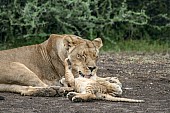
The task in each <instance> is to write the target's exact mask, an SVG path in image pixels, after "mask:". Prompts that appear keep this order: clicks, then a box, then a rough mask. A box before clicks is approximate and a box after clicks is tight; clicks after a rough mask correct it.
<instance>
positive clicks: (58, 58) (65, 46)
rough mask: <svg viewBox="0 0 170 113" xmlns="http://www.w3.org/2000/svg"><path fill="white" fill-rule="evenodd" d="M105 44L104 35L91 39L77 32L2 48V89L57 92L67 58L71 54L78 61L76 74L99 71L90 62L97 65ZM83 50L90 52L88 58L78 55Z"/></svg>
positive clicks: (0, 65) (74, 67) (0, 61)
mask: <svg viewBox="0 0 170 113" xmlns="http://www.w3.org/2000/svg"><path fill="white" fill-rule="evenodd" d="M101 46H102V41H101V39H100V38H97V39H95V40H93V41H89V40H86V39H82V38H80V37H78V36H75V35H57V34H52V35H50V38H49V39H48V40H46V41H45V42H43V43H41V44H36V45H31V46H24V47H19V48H15V49H10V50H3V51H0V91H3V92H5V91H8V92H16V93H21V94H22V95H33V96H39V95H41V96H54V95H56V93H57V92H56V90H57V91H58V90H59V88H58V87H57V88H56V87H54V86H58V85H59V80H60V79H61V78H62V77H63V76H64V74H65V71H64V59H65V58H67V57H69V58H70V59H71V60H72V62H75V63H74V65H72V66H73V67H72V68H73V69H74V71H73V73H74V75H75V76H78V71H82V73H84V74H85V75H86V74H88V75H89V74H90V75H95V74H96V73H95V71H93V72H90V71H89V69H88V66H96V60H97V55H98V51H99V48H100V47H101ZM82 52H85V53H86V57H87V59H86V61H85V60H82V59H81V58H79V57H77V56H78V55H79V54H81V53H82ZM77 67H79V68H77ZM84 70H86V71H84ZM61 89H63V88H61ZM66 89H68V88H66Z"/></svg>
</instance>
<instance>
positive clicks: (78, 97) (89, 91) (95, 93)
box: [65, 59, 144, 102]
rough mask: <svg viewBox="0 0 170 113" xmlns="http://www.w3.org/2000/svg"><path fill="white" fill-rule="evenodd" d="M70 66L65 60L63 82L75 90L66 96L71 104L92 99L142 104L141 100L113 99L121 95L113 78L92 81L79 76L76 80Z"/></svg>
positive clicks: (119, 86) (119, 87) (118, 85)
mask: <svg viewBox="0 0 170 113" xmlns="http://www.w3.org/2000/svg"><path fill="white" fill-rule="evenodd" d="M70 65H71V63H70V61H69V60H68V59H65V82H66V83H67V84H69V85H70V86H71V87H72V88H73V89H74V90H75V92H69V93H68V94H67V97H68V98H69V100H71V101H73V102H82V101H90V100H94V99H100V100H109V101H124V102H144V101H143V100H135V99H128V98H119V97H115V96H120V95H121V94H122V89H121V87H122V86H121V83H120V82H119V80H118V79H117V78H115V77H107V78H106V79H96V80H92V79H88V78H84V77H83V76H82V75H81V74H80V75H79V77H78V78H74V76H73V74H72V71H71V66H70Z"/></svg>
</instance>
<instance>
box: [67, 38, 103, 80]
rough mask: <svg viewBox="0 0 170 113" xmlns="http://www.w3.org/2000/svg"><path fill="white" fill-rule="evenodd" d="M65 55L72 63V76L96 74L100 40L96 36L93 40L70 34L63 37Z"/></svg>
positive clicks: (100, 45)
mask: <svg viewBox="0 0 170 113" xmlns="http://www.w3.org/2000/svg"><path fill="white" fill-rule="evenodd" d="M64 46H65V47H66V50H67V55H68V58H69V60H70V61H71V63H72V72H73V74H74V76H78V75H81V76H83V77H86V78H90V77H92V76H94V75H96V71H97V66H96V61H97V59H98V54H99V49H100V48H101V47H102V46H103V44H102V40H101V39H100V38H96V39H94V40H93V41H90V40H86V39H82V38H80V37H77V36H74V35H71V36H70V37H66V38H65V39H64Z"/></svg>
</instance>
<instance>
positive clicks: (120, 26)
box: [0, 0, 170, 49]
mask: <svg viewBox="0 0 170 113" xmlns="http://www.w3.org/2000/svg"><path fill="white" fill-rule="evenodd" d="M0 2H1V3H0V4H1V5H0V43H1V47H3V49H6V48H11V47H17V46H21V45H29V44H34V43H40V42H42V41H43V40H45V39H47V38H48V36H49V35H50V34H52V33H55V34H75V35H79V36H81V37H84V38H87V39H94V38H96V37H101V38H102V39H103V41H104V43H105V44H104V45H105V48H112V46H114V45H115V44H117V42H118V41H121V40H129V39H130V40H131V39H135V40H139V39H140V40H141V39H145V40H146V39H147V40H158V41H169V42H170V39H169V36H170V33H169V32H168V31H169V30H170V14H169V11H168V3H169V0H162V1H160V0H151V1H147V0H137V1H136V0H127V1H126V0H1V1H0Z"/></svg>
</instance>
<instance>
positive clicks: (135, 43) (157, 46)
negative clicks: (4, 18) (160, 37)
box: [0, 38, 170, 52]
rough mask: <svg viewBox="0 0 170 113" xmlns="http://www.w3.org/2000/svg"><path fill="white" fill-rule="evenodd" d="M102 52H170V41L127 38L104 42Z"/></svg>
mask: <svg viewBox="0 0 170 113" xmlns="http://www.w3.org/2000/svg"><path fill="white" fill-rule="evenodd" d="M43 40H45V39H44V38H42V39H41V38H40V39H34V40H24V41H20V40H19V41H16V42H15V43H13V44H11V43H5V44H2V43H0V50H4V49H9V48H15V47H20V46H24V45H31V44H35V43H41V42H43ZM101 50H102V52H124V51H125V52H170V42H169V43H168V42H158V41H147V40H126V41H118V42H114V43H112V44H111V43H109V42H104V46H103V47H102V49H101Z"/></svg>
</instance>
